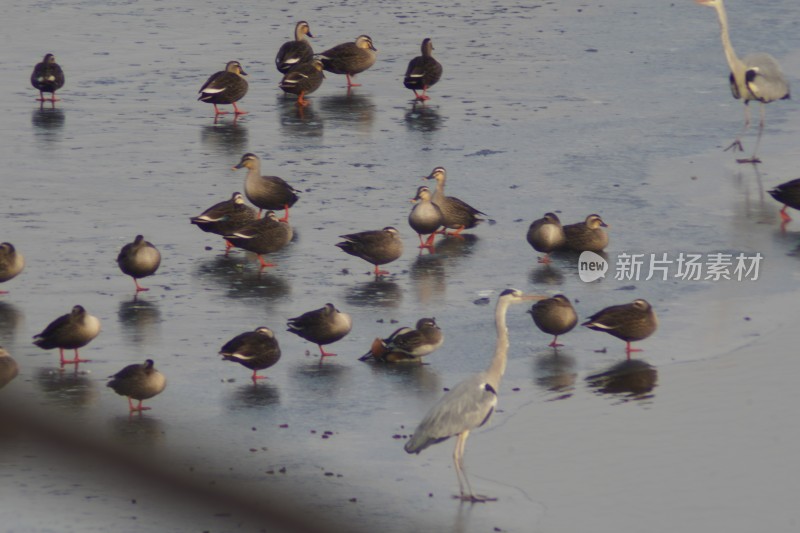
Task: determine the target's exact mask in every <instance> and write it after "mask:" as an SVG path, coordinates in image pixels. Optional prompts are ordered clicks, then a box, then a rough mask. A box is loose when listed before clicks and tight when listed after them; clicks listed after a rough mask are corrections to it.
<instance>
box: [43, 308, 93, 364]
mask: <svg viewBox="0 0 800 533" xmlns="http://www.w3.org/2000/svg"><path fill="white" fill-rule="evenodd" d="M99 334H100V319H98V318H97V317H96V316H94V315H90V314H89V313H88V312H87V311H86V309H84V308H83V306H81V305H76V306H74V307H73V308H72V311H70V312H69V313H68V314H66V315H61V316H60V317H58V318H56V319H55V320H53V321H52V322H50V324H48V325H47V327H46V328H44V330H43V331H42V332H41V333H37V334H36V335H34V336H33V339H34V341H33V344H35V345H36V346H38V347H39V348H41V349H43V350H52V349H53V348H58V350H59V355H60V356H61V365H62V366H63V365H65V364H68V363H70V364H72V363H74V364H77V363H86V362H88V360H87V359H80V357H79V356H78V348H83V347H84V346H86V345H87V344H89V343H90V342H91V341H92V339H94V338H95V337H97V335H99ZM65 349H67V350H75V359H73V360H71V361H67V360H65V359H64V350H65Z"/></svg>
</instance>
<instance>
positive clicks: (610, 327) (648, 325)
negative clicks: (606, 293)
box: [581, 298, 658, 358]
mask: <svg viewBox="0 0 800 533" xmlns="http://www.w3.org/2000/svg"><path fill="white" fill-rule="evenodd" d="M581 325H582V326H586V327H587V328H589V329H593V330H595V331H605V332H606V333H608V334H609V335H613V336H614V337H617V338H618V339H622V340H624V341H625V343H626V346H625V352H626V353H627V354H628V357H629V358H630V354H631V352H640V351H641V350H640V349H638V348H631V342H634V341H640V340H643V339H646V338H647V337H649V336H650V335H652V334H653V333H654V332H655V331H656V329H657V328H658V319H657V318H656V314H655V311H653V307H652V306H651V305H650V304H649V303H648V302H647V301H646V300H642V299H641V298H639V299H636V300H634V301H633V302H631V303H628V304H622V305H612V306H611V307H606V308H605V309H601V310H600V311H598V312H597V313H595V314H593V315H592V316H590V317H589V319H588V320H587V321H586V322H584V323H583V324H581Z"/></svg>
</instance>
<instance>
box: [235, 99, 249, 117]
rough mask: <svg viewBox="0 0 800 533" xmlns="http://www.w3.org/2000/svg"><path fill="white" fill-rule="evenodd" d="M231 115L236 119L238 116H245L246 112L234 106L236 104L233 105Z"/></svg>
mask: <svg viewBox="0 0 800 533" xmlns="http://www.w3.org/2000/svg"><path fill="white" fill-rule="evenodd" d="M233 113H234V114H235V115H236V116H237V117H238V116H239V115H246V114H247V111H242V110H241V109H239V108H238V107H237V106H236V102H234V103H233Z"/></svg>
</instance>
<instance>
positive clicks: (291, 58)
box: [275, 20, 314, 74]
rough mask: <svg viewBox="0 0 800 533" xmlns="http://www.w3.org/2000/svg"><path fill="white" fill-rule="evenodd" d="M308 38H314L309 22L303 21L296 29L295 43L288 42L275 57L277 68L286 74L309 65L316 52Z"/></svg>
mask: <svg viewBox="0 0 800 533" xmlns="http://www.w3.org/2000/svg"><path fill="white" fill-rule="evenodd" d="M306 37H311V38H312V39H313V38H314V35H312V34H311V27H310V26H309V25H308V22H306V21H305V20H301V21H300V22H298V23H297V24H296V25H295V27H294V41H286V42H285V43H283V44H282V45H281V47H280V48H279V49H278V54H277V55H276V56H275V67H276V68H277V69H278V71H279V72H280V73H282V74H286V73H287V72H289V71H290V70H292V69H293V68H295V67H296V66H297V65H302V64H303V63H308V62H310V61H311V60H312V59H313V58H314V50H313V49H312V48H311V44H310V43H309V42H308V39H306Z"/></svg>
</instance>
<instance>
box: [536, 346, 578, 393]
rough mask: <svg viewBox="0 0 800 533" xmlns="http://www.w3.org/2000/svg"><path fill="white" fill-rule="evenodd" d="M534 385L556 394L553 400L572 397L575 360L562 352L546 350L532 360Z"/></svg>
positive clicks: (575, 376) (575, 374)
mask: <svg viewBox="0 0 800 533" xmlns="http://www.w3.org/2000/svg"><path fill="white" fill-rule="evenodd" d="M534 375H535V378H536V385H538V386H539V387H541V388H542V389H544V390H546V391H549V392H554V393H557V394H558V396H557V397H556V398H554V399H558V400H560V399H565V398H569V397H570V396H572V394H573V392H574V390H575V380H576V379H577V376H578V374H577V372H576V371H575V358H574V357H572V356H571V355H568V354H567V353H564V352H563V351H560V350H558V349H557V348H556V349H553V350H548V351H547V352H544V353H542V354H541V355H539V356H537V357H536V359H535V360H534Z"/></svg>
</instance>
